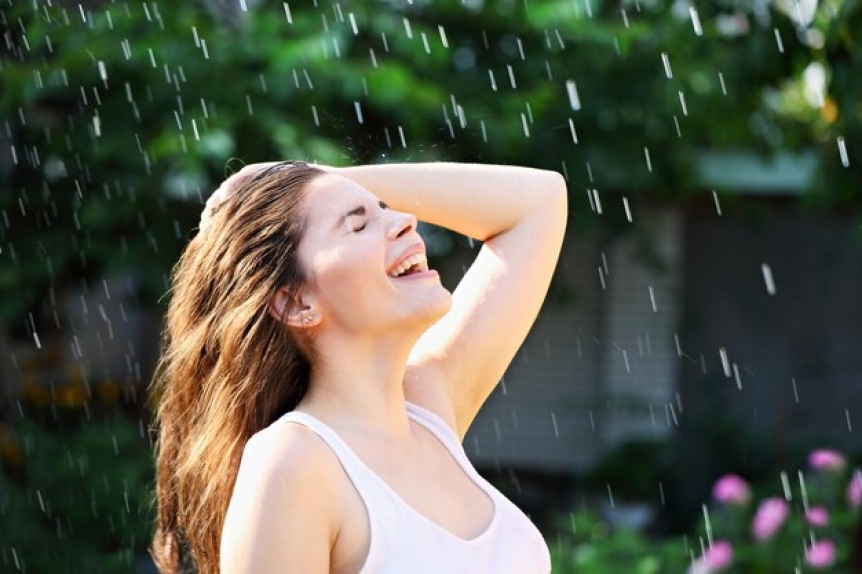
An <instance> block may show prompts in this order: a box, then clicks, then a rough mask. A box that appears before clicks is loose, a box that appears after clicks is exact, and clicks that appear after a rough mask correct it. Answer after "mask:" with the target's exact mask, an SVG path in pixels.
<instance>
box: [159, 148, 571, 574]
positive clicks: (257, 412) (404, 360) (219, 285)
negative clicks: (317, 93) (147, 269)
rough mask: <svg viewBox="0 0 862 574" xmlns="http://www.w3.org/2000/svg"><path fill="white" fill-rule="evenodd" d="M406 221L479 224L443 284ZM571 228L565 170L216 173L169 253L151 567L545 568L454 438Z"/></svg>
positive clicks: (500, 365)
mask: <svg viewBox="0 0 862 574" xmlns="http://www.w3.org/2000/svg"><path fill="white" fill-rule="evenodd" d="M408 212H409V213H408ZM411 213H414V214H415V216H414V215H412V214H411ZM416 217H419V218H420V219H422V220H423V221H427V222H429V223H432V224H436V225H440V226H444V227H447V228H449V229H452V230H454V231H456V232H459V233H462V234H465V235H468V236H470V237H473V238H475V239H477V240H480V241H483V242H484V245H483V247H482V249H481V251H480V253H479V254H478V256H477V258H476V260H475V262H474V263H473V264H472V266H471V267H470V269H469V271H468V272H467V273H466V274H465V276H464V278H463V279H462V280H461V282H460V284H459V285H458V287H457V289H456V290H455V291H454V293H452V294H450V293H449V292H448V291H447V290H446V289H445V288H444V287H443V286H442V285H441V284H440V280H439V277H438V275H437V273H436V272H435V271H433V270H429V269H428V267H427V262H426V259H425V247H424V245H423V242H422V240H421V238H420V237H419V235H418V234H417V231H416V224H417V220H416ZM565 224H566V188H565V184H564V182H563V180H562V178H561V177H560V175H559V174H557V173H555V172H550V171H542V170H536V169H529V168H521V167H508V166H492V165H470V164H450V163H430V164H418V163H417V164H392V165H376V166H359V167H346V168H333V167H324V166H309V165H305V164H303V163H300V162H281V163H268V164H256V165H250V166H247V167H245V168H243V169H242V170H241V171H239V172H238V173H236V174H234V175H233V176H232V177H230V178H228V180H227V181H225V182H224V183H223V184H222V186H221V187H220V188H219V190H218V191H217V192H216V193H214V194H213V196H212V197H210V199H209V200H208V201H207V205H206V207H205V209H204V213H203V215H202V218H201V225H200V232H199V233H198V235H197V236H195V237H194V239H192V241H191V242H190V243H189V245H188V246H187V248H186V250H185V252H184V253H183V255H182V257H181V258H180V261H179V262H178V264H177V266H176V268H175V269H174V271H173V277H172V281H173V286H172V299H171V303H170V307H169V309H168V313H167V323H166V327H165V333H164V341H163V352H162V357H161V361H160V364H159V369H158V371H157V376H156V384H155V387H154V393H155V395H156V397H157V399H158V401H159V406H158V411H157V424H158V426H159V432H160V436H159V444H158V460H157V471H158V475H157V497H158V503H159V510H158V519H157V533H156V538H155V541H154V544H153V554H154V557H155V559H156V562H157V563H158V565H159V567H160V569H161V570H162V572H165V573H172V572H177V571H179V569H180V566H179V564H180V563H181V562H183V558H182V556H183V555H187V556H190V557H191V559H193V561H194V562H195V564H196V566H197V569H198V572H200V573H201V574H209V573H215V572H219V571H221V572H222V573H223V574H239V573H243V574H245V573H255V574H269V573H275V572H279V573H294V572H295V573H301V574H324V573H338V574H356V573H359V572H361V573H362V574H372V573H374V574H393V573H407V572H409V573H411V574H422V573H429V574H430V573H432V572H433V573H437V574H439V573H443V572H445V573H447V574H458V573H465V574H466V573H470V574H480V573H484V572H488V573H494V574H507V573H512V574H515V573H517V574H533V573H536V574H547V573H548V572H550V561H549V557H548V550H547V547H546V546H545V544H544V541H543V540H542V538H541V536H540V534H539V532H538V530H536V528H535V527H534V526H533V525H532V524H531V523H530V521H529V520H528V519H527V518H526V516H524V515H523V514H522V513H521V512H520V511H518V510H517V508H515V506H514V505H512V504H511V503H510V502H509V501H508V500H506V499H505V498H504V497H503V496H502V495H501V494H500V493H499V492H498V491H496V490H495V489H494V488H493V487H491V485H490V484H488V483H487V482H486V481H484V480H483V479H482V478H481V477H480V476H479V475H478V474H477V473H476V471H475V469H474V468H473V467H472V466H471V465H470V463H469V461H468V460H467V458H466V456H465V455H464V451H463V449H462V447H461V441H462V440H463V438H464V435H465V433H466V432H467V429H468V428H469V426H470V423H471V422H472V421H473V419H474V417H475V416H476V413H477V412H478V410H479V408H480V407H481V406H482V403H483V402H484V401H485V399H486V398H487V397H488V395H489V394H490V393H491V391H492V390H493V388H494V386H495V385H496V384H497V382H498V381H499V380H500V378H501V377H502V375H503V374H504V372H505V370H506V368H507V367H508V365H509V363H510V361H511V359H512V357H513V356H514V354H515V352H516V351H517V349H518V348H519V346H520V345H521V343H522V342H523V340H524V338H525V336H526V334H527V332H528V330H529V329H530V327H531V325H532V323H533V321H534V320H535V318H536V315H537V313H538V311H539V308H540V306H541V304H542V301H543V299H544V296H545V293H546V291H547V287H548V284H549V282H550V279H551V276H552V273H553V270H554V267H555V265H556V261H557V257H558V255H559V250H560V246H561V243H562V239H563V234H564V231H565Z"/></svg>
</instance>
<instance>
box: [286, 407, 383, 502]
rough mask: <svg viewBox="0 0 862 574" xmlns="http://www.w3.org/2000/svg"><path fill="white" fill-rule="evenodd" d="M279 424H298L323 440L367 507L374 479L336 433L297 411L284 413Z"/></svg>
mask: <svg viewBox="0 0 862 574" xmlns="http://www.w3.org/2000/svg"><path fill="white" fill-rule="evenodd" d="M279 422H291V423H297V424H300V425H302V426H304V427H306V428H309V429H311V430H312V431H314V433H315V434H316V435H317V436H319V437H320V438H321V439H323V441H324V442H325V443H326V444H327V446H329V448H330V449H331V450H332V452H333V453H335V456H336V457H337V458H338V461H339V462H340V463H341V466H342V467H343V468H344V471H345V472H346V473H347V476H348V478H350V481H351V482H353V484H354V486H356V490H357V491H358V492H359V495H360V496H361V497H362V498H363V500H364V501H365V503H366V505H368V502H369V501H368V500H365V498H366V497H367V496H369V495H370V494H371V490H370V489H373V488H375V487H376V486H377V483H376V482H375V480H374V479H375V477H374V476H373V475H369V470H368V467H367V466H366V465H365V464H364V463H363V462H362V459H360V458H359V456H358V455H357V454H356V453H355V452H354V451H353V449H352V448H350V446H349V445H348V444H347V443H346V442H344V440H343V439H342V438H341V437H340V436H338V433H336V432H335V431H334V430H332V428H330V427H329V426H328V425H327V424H325V423H324V422H322V421H321V420H319V419H317V418H315V417H313V416H311V415H309V414H307V413H302V412H297V411H290V412H288V413H285V414H284V415H282V416H281V418H280V419H279Z"/></svg>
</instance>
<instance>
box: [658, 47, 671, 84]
mask: <svg viewBox="0 0 862 574" xmlns="http://www.w3.org/2000/svg"><path fill="white" fill-rule="evenodd" d="M661 63H662V65H664V75H665V76H667V78H668V79H671V78H673V70H671V67H670V58H668V56H667V52H662V53H661Z"/></svg>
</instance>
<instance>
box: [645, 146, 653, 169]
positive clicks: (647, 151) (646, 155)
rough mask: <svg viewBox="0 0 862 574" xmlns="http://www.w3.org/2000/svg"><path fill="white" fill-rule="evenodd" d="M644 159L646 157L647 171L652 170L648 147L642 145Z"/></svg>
mask: <svg viewBox="0 0 862 574" xmlns="http://www.w3.org/2000/svg"><path fill="white" fill-rule="evenodd" d="M644 159H646V167H647V171H649V172H652V160H651V159H650V156H649V148H648V147H644Z"/></svg>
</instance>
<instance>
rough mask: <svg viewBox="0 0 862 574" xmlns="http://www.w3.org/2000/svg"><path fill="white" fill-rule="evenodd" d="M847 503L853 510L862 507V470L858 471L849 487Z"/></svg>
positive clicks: (851, 479)
mask: <svg viewBox="0 0 862 574" xmlns="http://www.w3.org/2000/svg"><path fill="white" fill-rule="evenodd" d="M847 503H848V504H849V505H850V506H851V507H853V508H859V507H860V506H862V470H857V471H856V472H854V473H853V476H852V477H851V478H850V484H848V485H847Z"/></svg>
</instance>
